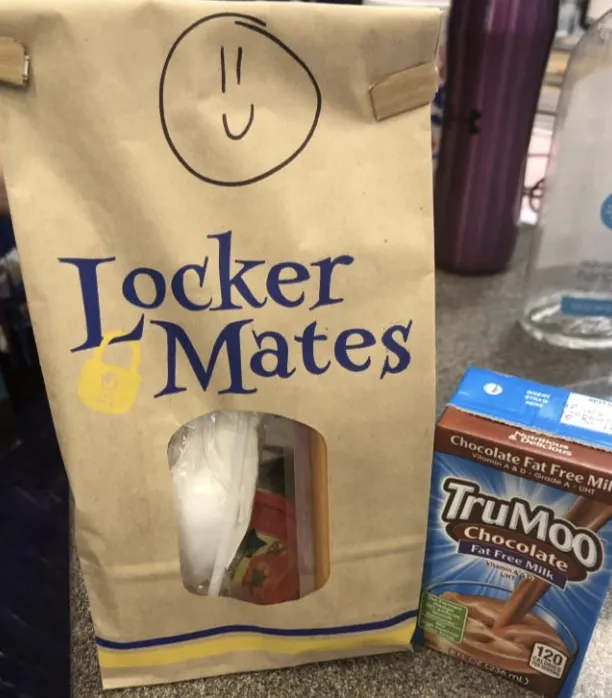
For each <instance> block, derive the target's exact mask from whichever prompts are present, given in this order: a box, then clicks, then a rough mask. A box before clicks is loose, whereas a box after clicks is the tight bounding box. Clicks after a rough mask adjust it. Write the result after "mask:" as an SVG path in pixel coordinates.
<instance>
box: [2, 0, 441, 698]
mask: <svg viewBox="0 0 612 698" xmlns="http://www.w3.org/2000/svg"><path fill="white" fill-rule="evenodd" d="M438 25H439V16H438V13H437V12H435V11H427V10H424V11H421V10H406V9H397V10H393V9H389V8H386V9H385V10H383V11H380V10H377V9H375V8H361V7H350V8H349V7H337V6H331V5H327V6H326V5H315V4H303V5H302V4H298V3H270V4H268V3H261V4H260V3H240V2H227V3H216V2H199V1H192V0H81V1H80V2H73V0H56V1H55V2H53V3H49V2H48V0H3V2H2V4H1V5H0V33H1V34H3V35H5V36H6V37H9V38H11V39H14V40H16V41H17V42H18V44H19V45H22V46H24V47H25V51H24V53H23V54H22V53H21V52H20V51H16V52H13V53H12V54H11V55H10V57H9V58H7V61H6V62H7V63H9V62H11V61H12V63H11V65H8V66H6V65H5V72H4V74H5V76H8V77H11V80H8V79H5V82H10V83H11V84H10V85H5V86H4V87H0V102H1V105H2V111H1V112H0V131H1V134H2V144H3V151H2V161H3V164H4V167H5V174H6V179H7V186H8V193H9V203H10V206H11V210H12V214H13V218H14V223H15V228H16V234H17V239H18V246H19V252H20V256H21V261H22V264H23V272H24V277H25V280H26V286H27V293H28V299H29V303H30V307H31V312H32V316H33V321H34V325H35V333H36V340H37V344H38V348H39V352H40V357H41V362H42V367H43V371H44V374H45V379H46V386H47V391H48V394H49V399H50V402H51V406H52V410H53V417H54V420H55V425H56V428H57V433H58V436H59V440H60V443H61V447H62V453H63V457H64V460H65V463H66V468H67V471H68V473H69V477H70V483H71V487H72V490H73V493H74V500H75V522H76V527H77V531H76V533H77V544H78V552H79V557H80V563H81V567H82V570H83V574H84V576H85V580H86V585H87V591H88V594H89V599H90V602H91V610H92V615H93V620H94V624H95V628H96V636H97V646H98V652H99V659H100V666H101V671H102V677H103V683H104V686H105V687H107V688H110V687H120V686H128V685H134V684H148V683H157V682H166V681H175V680H178V679H187V678H194V677H199V676H206V675H212V674H219V673H224V672H236V671H244V670H253V669H267V668H271V667H282V666H290V665H295V664H300V663H305V662H311V661H319V660H324V659H331V658H337V657H346V656H351V655H362V654H368V653H376V652H388V651H392V650H397V649H400V648H406V647H408V646H409V644H410V640H411V636H412V631H413V627H414V622H415V614H416V608H417V606H418V597H419V588H420V583H421V569H422V558H423V549H424V541H425V528H426V515H427V500H428V485H429V477H430V459H431V443H432V427H433V417H434V305H433V294H434V285H433V282H434V267H433V245H432V205H431V150H430V148H431V145H430V124H429V104H428V102H429V100H430V99H431V97H432V95H433V91H434V90H435V75H434V74H433V69H432V67H431V66H432V61H433V59H434V53H435V48H436V41H437V35H438ZM25 60H29V68H30V70H29V74H27V73H26V72H25V71H23V70H22V67H23V66H20V64H19V61H25ZM15 61H16V62H15ZM20 76H24V77H23V80H21V79H20ZM26 77H28V78H29V79H28V80H27V81H26ZM22 82H23V85H21V83H22ZM26 82H27V84H26ZM220 411H231V413H244V412H245V411H246V412H249V411H254V412H256V413H261V414H266V415H280V416H282V417H285V418H289V419H291V420H294V421H295V425H296V429H297V431H296V434H297V436H296V440H295V444H298V443H302V444H303V448H304V449H307V452H308V453H309V459H310V461H309V462H310V466H309V465H308V461H304V458H302V457H301V456H300V454H299V453H298V451H299V448H302V447H301V446H300V447H299V448H298V446H297V445H296V446H295V448H296V449H297V450H296V452H295V454H294V457H293V456H292V457H291V459H286V462H290V461H291V462H292V463H293V465H292V466H291V467H294V468H296V472H297V471H298V470H300V469H302V470H300V472H301V475H303V474H304V470H303V468H306V469H308V468H309V467H310V470H309V474H308V478H309V479H308V483H306V485H305V484H304V482H303V478H302V479H301V480H300V478H301V475H300V473H297V475H296V477H295V480H296V483H298V484H296V490H295V491H296V492H298V497H297V500H296V502H295V512H293V510H292V513H291V516H289V514H288V513H287V511H288V509H287V507H286V506H285V504H282V505H278V506H277V504H275V503H274V502H275V501H277V500H274V498H273V497H272V498H270V497H268V499H267V500H266V499H265V498H263V500H262V501H264V504H263V505H261V507H260V508H259V509H258V510H257V511H256V509H257V507H258V506H259V505H258V503H257V502H258V500H257V499H256V500H255V505H254V506H253V508H252V509H251V506H252V500H253V496H252V493H251V495H250V499H249V498H247V500H248V501H247V504H246V507H247V509H248V513H249V515H251V513H252V516H253V517H255V515H256V514H257V516H258V517H259V518H258V521H263V522H264V523H257V524H255V523H254V518H253V520H252V521H251V529H253V528H255V529H257V530H256V531H255V532H256V534H258V535H259V538H258V540H259V541H260V542H261V540H263V539H262V538H261V537H262V536H263V538H265V537H266V535H268V534H270V536H269V538H266V539H265V540H264V542H262V543H261V545H263V546H264V547H265V548H266V550H267V551H268V553H270V554H280V553H282V552H283V551H284V550H285V547H284V546H286V545H287V541H286V540H283V538H282V535H280V534H279V535H278V536H277V540H274V541H273V542H270V541H271V540H272V538H273V537H274V535H273V534H274V531H272V528H273V526H271V525H269V520H268V519H266V517H265V514H266V511H267V510H266V509H265V507H266V506H267V507H268V509H269V511H271V512H272V513H274V512H275V511H276V512H278V511H279V510H283V511H285V509H287V511H286V512H285V513H286V515H287V517H288V518H287V521H289V520H290V519H291V520H292V521H294V522H295V524H294V525H295V526H298V527H299V526H303V525H304V521H310V520H311V519H312V521H313V522H314V523H313V529H312V536H311V541H310V542H311V544H312V545H311V548H312V551H311V560H312V561H313V566H312V569H310V570H309V571H308V570H307V573H308V574H310V577H308V579H309V580H310V582H309V583H310V584H311V587H310V589H309V591H310V593H305V594H304V595H302V598H299V599H297V600H293V601H289V602H286V603H271V604H270V605H258V604H259V603H267V602H268V601H269V599H267V600H266V599H264V597H263V596H262V595H261V594H260V595H259V596H257V595H252V596H251V597H249V598H250V599H251V601H253V599H254V602H251V601H249V600H244V598H241V599H239V598H233V597H231V592H230V596H229V597H223V596H219V597H215V598H213V597H211V596H210V595H208V596H207V595H206V592H205V595H201V594H198V593H191V592H190V591H189V590H188V589H186V587H185V583H184V581H185V580H184V574H183V572H184V569H183V568H182V567H181V556H180V555H179V538H180V531H179V523H178V522H179V517H178V516H177V508H176V507H175V502H174V494H173V481H172V478H171V473H170V467H169V466H170V465H171V463H170V464H169V462H168V445H169V443H170V441H171V439H172V438H173V435H175V433H176V432H177V430H180V428H181V427H182V425H185V424H187V423H190V422H192V421H193V420H195V419H197V418H199V417H201V416H202V415H206V414H209V413H219V412H220ZM300 425H302V426H300ZM300 429H302V431H301V432H300ZM298 432H299V433H298ZM281 446H282V444H281ZM278 453H282V454H284V453H285V451H284V450H283V448H279V450H278ZM302 455H303V454H302ZM282 458H284V455H283V456H282ZM281 460H282V459H281ZM304 462H306V465H304ZM223 463H224V467H225V465H228V464H229V465H231V466H232V467H233V465H235V464H236V463H235V461H234V460H232V459H226V460H225V461H223ZM298 485H299V486H298ZM247 489H248V488H247ZM245 491H246V490H245ZM305 492H309V493H310V494H307V495H306V494H303V493H305ZM300 493H302V494H300ZM304 497H307V498H309V497H312V501H309V503H308V506H307V507H305V508H304V509H303V511H305V512H306V514H304V513H303V511H302V509H300V506H301V505H302V504H304V501H302V500H303V498H304ZM300 498H301V499H300ZM260 499H261V498H260ZM298 500H299V501H298ZM270 501H272V504H270ZM298 505H299V506H298ZM211 506H213V508H214V507H215V506H216V500H215V502H213V504H212V505H211ZM228 506H229V505H228ZM292 506H293V505H292ZM262 507H263V508H262ZM275 507H276V508H275ZM279 507H280V509H279ZM232 511H238V510H237V509H235V510H232ZM301 511H302V513H300V512H301ZM206 512H208V509H206ZM262 512H263V514H262ZM243 513H244V512H243ZM304 516H305V517H306V518H304ZM308 517H310V519H309V518H308ZM241 520H242V521H243V523H244V522H245V521H246V523H247V524H248V521H247V520H246V519H244V516H243V518H242V519H241ZM292 525H293V524H292ZM307 525H309V524H307ZM268 528H269V529H270V530H267V529H268ZM251 529H249V530H250V531H251V533H252V530H251ZM291 530H293V529H291ZM291 530H290V527H289V525H287V526H285V533H284V534H283V535H284V536H285V538H286V539H289V538H290V537H291V536H292V535H293V534H291ZM290 534H291V535H290ZM279 536H280V537H279ZM293 538H294V539H297V540H298V542H299V532H298V534H297V535H296V536H293ZM196 542H197V541H196ZM266 546H267V547H266ZM241 550H242V551H243V553H242V554H243V555H247V556H248V555H249V554H252V553H245V552H244V545H243V547H242V548H241ZM279 551H280V552H279ZM183 562H184V563H185V561H184V560H183ZM185 564H187V563H185ZM240 564H242V562H241V563H240ZM249 564H250V563H249ZM243 567H244V565H243ZM236 574H238V573H236ZM258 574H259V572H258ZM305 574H306V573H305ZM240 575H243V577H242V579H243V581H242V582H241V583H242V584H243V590H244V584H245V582H244V579H246V578H248V579H249V580H250V581H249V584H254V583H255V582H254V577H255V575H254V573H253V572H252V570H251V572H249V571H248V570H247V571H246V572H245V571H244V570H243V571H242V572H240ZM249 575H250V576H249ZM306 576H307V575H306ZM306 576H305V577H304V579H306ZM236 578H238V577H236ZM260 581H261V579H260ZM211 584H212V582H211ZM192 591H193V590H192ZM285 598H286V597H285Z"/></svg>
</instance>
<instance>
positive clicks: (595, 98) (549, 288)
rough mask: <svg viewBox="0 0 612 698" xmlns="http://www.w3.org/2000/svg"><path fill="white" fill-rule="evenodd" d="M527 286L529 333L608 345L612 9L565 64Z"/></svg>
mask: <svg viewBox="0 0 612 698" xmlns="http://www.w3.org/2000/svg"><path fill="white" fill-rule="evenodd" d="M526 289H527V291H526V298H525V302H524V306H523V312H522V318H521V322H522V325H523V327H524V328H525V330H526V331H527V332H528V333H529V334H531V335H532V336H533V337H535V338H536V339H539V340H543V341H546V342H549V343H550V344H555V345H557V346H562V347H568V348H573V349H597V348H603V349H606V348H611V347H612V12H609V13H607V14H606V15H604V16H603V17H602V18H601V19H600V20H599V21H598V22H597V23H596V24H594V25H593V26H592V27H591V28H590V29H589V30H588V32H587V33H586V34H585V35H584V37H583V38H582V39H581V41H580V42H579V44H578V46H577V47H576V49H575V51H574V54H573V55H572V58H571V60H570V63H569V66H568V70H567V73H566V76H565V80H564V83H563V88H562V93H561V98H560V102H559V109H558V116H557V120H556V124H555V133H554V137H553V145H552V153H551V159H550V162H549V166H548V172H547V176H546V186H545V191H544V198H543V201H542V212H541V215H540V220H539V222H538V226H537V229H536V237H535V240H534V245H533V251H532V257H531V263H530V268H529V273H528V280H527V285H526Z"/></svg>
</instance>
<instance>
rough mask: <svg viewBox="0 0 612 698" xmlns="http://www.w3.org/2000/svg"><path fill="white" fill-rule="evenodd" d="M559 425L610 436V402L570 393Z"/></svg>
mask: <svg viewBox="0 0 612 698" xmlns="http://www.w3.org/2000/svg"><path fill="white" fill-rule="evenodd" d="M561 424H567V425H568V426H571V427H579V428H580V429H589V430H590V431H597V432H599V433H600V434H612V402H608V401H607V400H599V399H598V398H596V397H587V396H586V395H577V394H576V393H570V396H569V397H568V398H567V402H566V403H565V407H564V409H563V414H562V415H561Z"/></svg>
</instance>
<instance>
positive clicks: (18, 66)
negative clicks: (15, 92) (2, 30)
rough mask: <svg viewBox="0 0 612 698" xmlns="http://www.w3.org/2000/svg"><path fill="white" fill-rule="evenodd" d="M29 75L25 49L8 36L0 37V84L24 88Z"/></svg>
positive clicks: (28, 61)
mask: <svg viewBox="0 0 612 698" xmlns="http://www.w3.org/2000/svg"><path fill="white" fill-rule="evenodd" d="M29 73H30V57H29V56H28V52H27V51H26V47H25V46H24V45H23V44H22V43H20V42H19V41H17V40H16V39H11V38H10V37H8V36H0V83H4V84H5V85H14V86H16V87H25V86H26V85H27V83H28V78H29Z"/></svg>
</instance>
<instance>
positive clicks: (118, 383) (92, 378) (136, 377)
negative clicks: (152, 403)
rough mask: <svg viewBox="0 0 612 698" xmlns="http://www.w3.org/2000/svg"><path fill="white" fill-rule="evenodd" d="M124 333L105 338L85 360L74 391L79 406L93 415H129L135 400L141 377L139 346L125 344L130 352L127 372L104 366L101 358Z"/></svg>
mask: <svg viewBox="0 0 612 698" xmlns="http://www.w3.org/2000/svg"><path fill="white" fill-rule="evenodd" d="M123 334H125V333H123V332H110V333H109V334H107V335H106V336H105V337H104V339H103V340H102V343H101V344H100V346H99V347H97V348H96V349H95V350H94V353H93V355H92V356H91V357H90V358H89V359H87V361H86V362H85V364H84V365H83V370H82V371H81V377H80V378H79V387H78V390H77V393H78V396H79V398H80V400H81V402H82V403H83V404H84V405H86V406H87V407H89V408H91V409H92V410H95V411H96V412H104V413H105V414H123V413H124V412H129V411H130V410H131V409H132V406H133V405H134V401H135V400H136V397H137V396H138V391H139V389H140V382H141V380H142V377H141V375H140V373H138V368H139V366H140V343H139V342H125V345H124V346H128V347H129V348H130V351H131V359H130V365H129V367H128V368H122V367H121V366H114V365H113V364H107V363H105V362H104V360H103V355H104V352H105V350H106V348H107V347H108V345H109V344H110V342H111V340H113V339H114V338H115V337H121V336H122V335H123Z"/></svg>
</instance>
